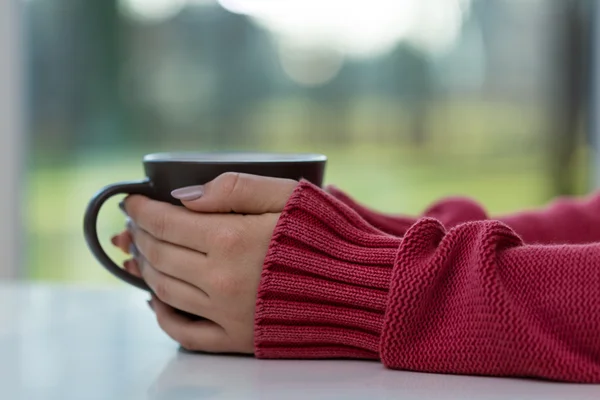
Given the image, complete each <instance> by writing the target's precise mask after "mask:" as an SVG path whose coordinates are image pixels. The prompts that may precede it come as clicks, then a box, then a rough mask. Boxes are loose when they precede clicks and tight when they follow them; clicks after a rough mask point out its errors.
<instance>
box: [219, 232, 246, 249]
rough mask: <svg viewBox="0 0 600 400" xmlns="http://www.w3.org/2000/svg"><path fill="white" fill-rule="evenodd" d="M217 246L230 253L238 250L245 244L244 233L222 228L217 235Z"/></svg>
mask: <svg viewBox="0 0 600 400" xmlns="http://www.w3.org/2000/svg"><path fill="white" fill-rule="evenodd" d="M215 241H216V244H217V245H218V246H219V247H220V248H222V249H223V250H224V251H226V252H228V251H231V250H233V249H235V248H238V247H239V246H240V245H241V244H242V242H243V235H242V232H241V231H240V230H238V229H235V228H222V229H220V230H219V231H218V232H217V233H216V235H215Z"/></svg>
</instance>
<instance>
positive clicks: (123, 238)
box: [110, 230, 131, 254]
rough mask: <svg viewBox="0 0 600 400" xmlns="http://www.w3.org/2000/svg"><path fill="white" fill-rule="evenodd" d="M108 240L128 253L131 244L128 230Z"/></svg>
mask: <svg viewBox="0 0 600 400" xmlns="http://www.w3.org/2000/svg"><path fill="white" fill-rule="evenodd" d="M110 241H111V242H112V244H113V245H114V246H116V247H118V248H119V249H120V250H121V251H122V252H123V253H125V254H129V246H130V245H131V235H130V233H129V231H127V230H125V231H123V232H121V233H119V234H117V235H115V236H113V237H112V238H111V239H110Z"/></svg>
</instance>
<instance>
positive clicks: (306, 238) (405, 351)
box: [255, 182, 600, 383]
mask: <svg viewBox="0 0 600 400" xmlns="http://www.w3.org/2000/svg"><path fill="white" fill-rule="evenodd" d="M348 200H349V198H343V196H339V193H337V195H329V194H327V193H325V192H324V191H322V190H320V189H318V188H317V187H315V186H313V185H311V184H309V183H307V182H302V183H301V184H300V185H299V186H298V188H297V190H296V191H295V192H294V194H293V195H292V197H291V198H290V200H289V202H288V204H287V206H286V208H285V210H284V211H283V213H282V215H281V218H280V220H279V222H278V225H277V227H276V229H275V232H274V236H273V239H272V243H271V246H270V249H269V252H268V255H267V258H266V260H265V266H264V270H263V276H262V280H261V285H260V288H259V293H258V299H257V307H256V325H255V350H256V355H257V356H258V357H262V358H339V357H350V358H368V359H380V360H381V361H382V362H383V363H384V365H386V366H387V367H389V368H395V369H405V370H413V371H422V372H436V373H456V374H476V375H492V376H519V377H537V378H544V379H552V380H560V381H572V382H596V383H600V243H598V244H595V243H591V244H581V245H525V244H524V243H523V240H522V238H521V236H520V235H518V234H517V233H516V232H515V231H514V229H512V228H511V227H509V226H508V225H507V223H504V222H501V221H498V220H488V219H486V217H485V213H484V212H483V211H482V209H481V208H479V211H477V208H478V207H474V205H475V204H474V203H472V202H469V201H467V202H466V203H464V204H467V206H466V207H465V209H464V210H465V211H464V212H460V211H457V210H459V209H460V208H461V207H460V206H459V204H460V203H461V202H463V200H460V199H459V200H457V199H451V200H449V201H448V202H447V203H444V202H441V203H439V204H438V205H437V206H434V207H431V208H430V210H429V213H430V215H431V214H435V213H436V212H437V215H438V218H431V217H425V218H419V219H415V220H414V221H413V223H412V225H411V227H410V228H408V229H406V230H405V231H404V234H401V231H402V229H403V228H397V229H396V230H394V229H393V227H394V224H393V220H394V218H398V217H393V216H391V217H390V218H389V219H387V223H386V218H388V217H387V216H384V215H382V214H379V215H380V216H383V218H380V217H376V218H378V221H380V223H379V224H378V226H373V225H372V224H371V223H369V222H368V221H374V219H373V215H372V214H370V211H369V210H368V209H365V208H358V209H357V208H356V205H357V204H356V203H354V202H349V201H348ZM349 203H350V204H351V205H350V204H349ZM575 204H576V205H575ZM595 204H596V203H594V202H590V201H584V202H579V203H569V207H570V210H571V211H573V210H574V209H577V208H578V207H584V206H589V205H593V206H594V207H595ZM444 207H445V210H446V211H444V212H441V211H440V210H443V209H444ZM550 209H552V208H549V209H547V210H544V211H543V212H541V211H540V212H537V213H536V212H533V211H532V212H528V213H524V214H523V215H525V216H526V217H527V218H528V220H531V218H532V216H534V217H535V218H533V219H534V220H535V219H537V220H540V221H541V220H542V219H543V220H544V222H543V223H542V222H540V225H539V226H540V227H543V228H544V229H555V230H557V231H558V230H559V228H558V225H559V224H558V223H556V222H555V223H554V224H550V223H549V222H547V221H548V220H549V219H551V218H552V213H551V212H550V211H549V210H550ZM436 210H437V211H436ZM448 210H453V211H452V212H447V211H448ZM561 210H565V208H564V207H563V206H561ZM577 213H578V214H580V215H587V213H586V212H583V211H581V210H580V211H577ZM563 214H564V212H563ZM563 214H561V213H558V214H557V215H559V217H564V216H563ZM449 215H450V217H448V216H449ZM542 215H544V217H543V218H542V217H541V216H542ZM401 218H402V217H401ZM511 218H512V220H511V222H512V224H513V226H519V224H522V229H529V231H527V232H526V233H527V236H528V237H529V238H530V239H531V240H532V241H533V242H535V241H536V239H535V238H536V235H535V232H534V229H533V228H528V226H527V224H525V223H521V222H520V220H519V218H518V217H517V216H511ZM382 221H383V222H382ZM442 221H445V223H446V225H445V224H444V222H442ZM459 221H463V222H459ZM465 221H466V222H465ZM402 223H403V222H402V221H401V222H400V223H399V224H398V225H397V226H403V225H402ZM549 226H550V228H548V227H549ZM567 226H568V229H569V230H572V229H576V227H577V224H568V223H567ZM586 226H587V225H586ZM390 227H392V229H388V228H390ZM584 231H585V232H583V233H581V234H580V235H579V236H578V234H577V233H576V232H573V237H577V238H578V240H584V239H585V240H589V239H590V238H592V237H593V235H595V234H596V233H595V232H592V230H588V229H587V228H585V229H584ZM544 235H546V236H544ZM400 236H402V237H400ZM563 236H568V233H565V234H564V235H563ZM539 237H542V238H545V240H551V241H552V240H556V238H558V237H561V235H558V234H552V235H547V232H542V233H540V234H539ZM548 238H550V239H548ZM585 240H584V241H585Z"/></svg>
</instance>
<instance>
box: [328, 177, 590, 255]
mask: <svg viewBox="0 0 600 400" xmlns="http://www.w3.org/2000/svg"><path fill="white" fill-rule="evenodd" d="M327 191H328V192H329V193H331V194H332V195H333V196H334V197H336V198H337V199H338V200H340V201H341V202H343V203H344V204H346V205H347V206H349V207H351V208H352V209H354V210H355V211H356V212H357V213H358V214H359V215H360V216H361V217H362V218H363V219H365V220H366V221H368V222H369V223H370V224H372V225H373V226H375V227H377V228H378V229H380V230H381V231H382V232H386V233H389V234H392V235H396V236H403V235H404V234H405V233H406V231H407V230H408V229H409V228H410V227H411V226H412V225H413V224H414V223H416V222H417V220H418V219H419V218H423V217H429V218H434V219H437V220H438V221H440V222H441V223H442V225H444V227H446V228H447V229H449V228H453V227H455V226H457V225H459V224H461V223H464V222H469V221H480V220H486V219H488V218H489V217H488V215H487V213H486V211H485V210H484V208H483V207H482V206H480V205H479V204H477V203H476V202H475V201H473V200H470V199H468V198H463V197H448V198H444V199H442V200H440V201H438V202H436V203H434V204H433V205H432V206H430V207H429V208H428V209H426V210H425V212H423V213H422V214H421V215H420V216H419V217H412V216H402V215H390V214H385V213H380V212H377V211H374V210H372V209H369V208H367V207H365V206H363V205H361V204H359V203H357V202H356V201H355V200H353V199H352V198H350V197H349V196H348V195H347V194H345V193H344V192H342V191H340V190H339V189H337V188H335V187H328V188H327ZM494 219H497V220H499V221H502V222H504V223H505V224H506V225H508V226H510V227H511V228H512V230H514V231H515V232H516V233H517V234H518V235H519V236H520V237H521V238H522V239H523V240H524V241H525V243H529V244H534V243H537V244H557V243H562V244H567V243H580V244H581V243H593V242H597V241H600V193H596V194H594V195H589V196H586V197H581V198H578V197H565V198H559V199H556V200H555V201H553V202H552V203H550V204H549V205H547V206H546V207H543V208H540V209H535V210H527V211H523V212H518V213H513V214H508V215H503V216H498V217H495V218H494Z"/></svg>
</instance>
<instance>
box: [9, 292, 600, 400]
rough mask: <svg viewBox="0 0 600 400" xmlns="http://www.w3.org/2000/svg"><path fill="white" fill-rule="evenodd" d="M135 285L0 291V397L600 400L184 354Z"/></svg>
mask: <svg viewBox="0 0 600 400" xmlns="http://www.w3.org/2000/svg"><path fill="white" fill-rule="evenodd" d="M146 298H147V295H146V294H145V293H144V292H142V291H138V290H137V289H133V288H124V287H121V286H119V287H109V288H103V287H101V288H98V287H84V286H64V285H24V284H2V285H0V399H6V400H13V399H23V400H25V399H26V400H36V399H44V400H49V399H60V400H68V399H77V400H87V399H102V400H107V399H111V400H117V399H128V400H135V399H169V400H177V399H278V400H279V399H379V398H384V399H420V400H422V399H444V400H446V399H505V398H511V399H512V398H519V399H540V400H541V399H544V400H551V399H569V400H575V399H590V400H591V399H595V400H597V399H600V385H571V384H561V383H552V382H542V381H534V380H520V379H503V378H486V377H468V376H452V375H434V374H420V373H412V372H402V371H390V370H386V369H385V368H383V367H382V366H381V364H379V363H377V362H368V361H287V360H286V361H281V360H256V359H254V358H251V357H229V356H210V355H201V354H189V353H185V352H181V351H179V349H178V346H177V345H176V343H174V342H173V341H172V340H171V339H169V338H168V337H167V336H166V335H165V334H164V333H162V332H161V331H160V330H159V328H158V326H157V324H156V322H155V320H154V318H153V315H152V313H151V311H150V310H149V309H148V307H147V304H146V301H145V300H146Z"/></svg>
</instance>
